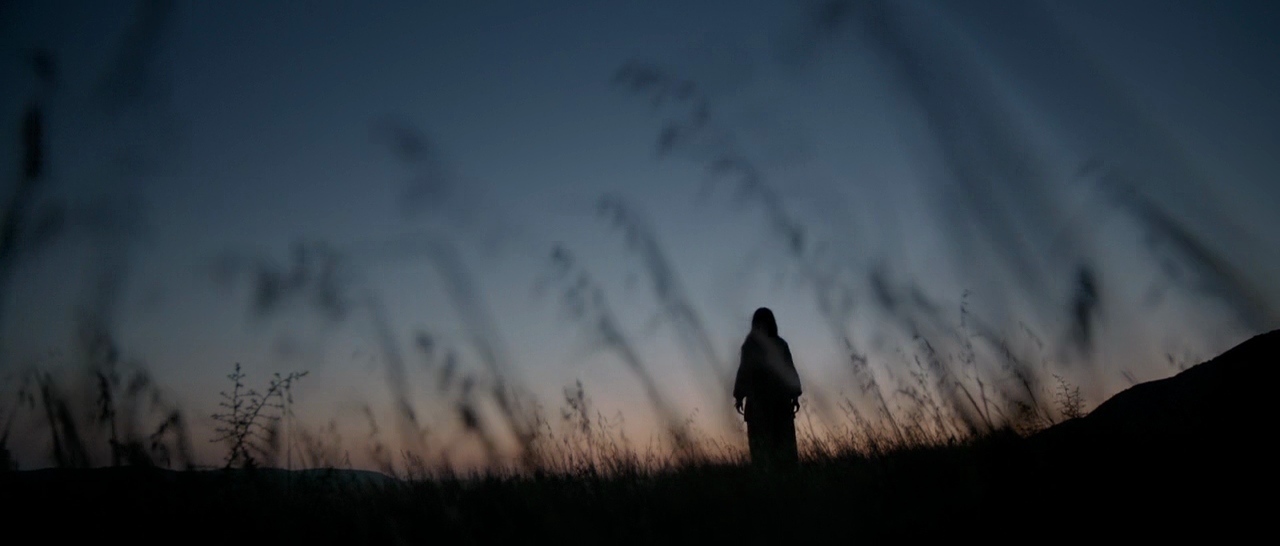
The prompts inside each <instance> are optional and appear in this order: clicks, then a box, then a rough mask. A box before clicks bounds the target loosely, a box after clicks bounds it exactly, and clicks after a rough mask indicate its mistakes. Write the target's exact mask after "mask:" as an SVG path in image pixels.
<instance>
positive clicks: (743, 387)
mask: <svg viewBox="0 0 1280 546" xmlns="http://www.w3.org/2000/svg"><path fill="white" fill-rule="evenodd" d="M748 368H749V366H748V363H747V354H746V348H745V347H743V349H742V351H741V353H740V354H739V358H738V374H737V377H735V378H734V381H733V408H734V409H736V410H738V413H742V399H743V398H745V397H746V396H747V394H748V393H749V392H750V390H751V377H750V370H749V369H748Z"/></svg>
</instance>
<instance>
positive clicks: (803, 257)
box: [615, 62, 1035, 440]
mask: <svg viewBox="0 0 1280 546" xmlns="http://www.w3.org/2000/svg"><path fill="white" fill-rule="evenodd" d="M615 82H617V83H619V84H621V85H623V86H625V87H627V88H628V89H629V90H631V91H633V92H636V93H638V94H642V95H646V96H648V97H649V98H650V99H651V100H652V102H653V104H654V105H655V106H667V107H670V108H669V109H675V110H676V111H677V113H675V114H673V115H672V116H671V117H669V118H667V120H666V122H665V126H664V128H663V129H662V131H661V133H660V135H659V137H658V144H657V150H658V153H659V155H669V154H672V153H674V152H680V153H683V154H684V155H685V156H687V157H689V158H690V159H692V160H693V161H695V162H698V163H701V164H702V165H703V166H704V168H705V170H706V172H707V173H708V176H709V178H708V187H710V186H711V185H714V184H716V183H718V182H720V181H724V182H727V183H728V184H729V185H731V186H732V188H734V191H735V195H736V197H737V198H738V199H739V200H743V201H749V202H751V203H754V204H756V205H758V206H759V207H760V208H761V209H762V210H763V211H764V212H765V219H766V222H767V225H768V226H769V227H770V230H771V231H772V233H773V234H774V235H775V236H776V238H777V240H778V241H780V242H781V243H782V245H781V248H782V249H783V251H784V252H785V253H786V254H787V255H788V256H789V257H790V258H791V259H792V260H793V261H794V262H795V263H796V264H797V269H798V271H799V272H800V273H801V275H802V276H803V278H804V279H805V280H806V281H807V282H808V285H809V286H810V287H811V288H812V290H813V294H814V296H815V303H816V305H817V308H818V310H819V315H820V316H821V318H822V319H823V322H824V323H825V324H826V325H827V327H828V328H829V329H830V331H831V333H832V335H833V336H835V338H836V339H837V340H838V341H839V342H840V343H841V345H842V346H843V347H844V348H845V349H846V350H847V351H848V354H850V355H851V358H850V362H851V364H852V372H853V374H854V377H855V382H856V384H857V386H858V388H859V391H860V392H861V393H862V395H863V397H865V398H866V399H869V400H870V401H871V403H872V404H873V405H874V406H875V407H876V413H877V414H878V417H879V419H880V420H883V421H885V422H887V423H888V427H889V430H890V431H891V434H892V435H893V436H895V437H897V438H899V440H900V439H901V438H903V437H904V436H903V434H904V433H903V431H902V429H901V427H899V426H898V425H897V417H895V412H894V411H893V410H892V409H891V408H890V404H889V397H887V396H886V395H885V392H886V391H885V390H884V388H882V387H881V385H880V380H879V379H877V378H876V373H875V372H874V371H873V369H872V368H871V367H870V366H869V365H868V362H867V360H866V357H865V356H863V355H862V354H861V353H860V351H858V349H857V347H856V346H855V344H854V342H853V340H852V338H850V336H849V334H848V327H849V326H850V325H851V322H852V320H853V318H854V317H855V314H854V304H855V302H856V301H858V300H859V293H858V291H857V290H856V289H855V288H854V287H853V286H852V283H851V281H852V280H853V279H851V278H850V275H849V273H848V271H846V270H845V269H844V268H843V266H841V265H840V264H829V263H825V262H824V261H823V260H822V259H821V256H820V255H819V252H818V251H819V250H821V246H822V245H821V244H819V242H816V241H811V240H808V239H809V238H808V237H806V235H805V233H806V229H805V228H804V226H803V225H802V223H801V222H799V221H797V220H795V219H794V218H793V217H792V215H791V214H790V213H789V212H788V211H787V210H786V209H785V207H784V206H783V203H784V200H783V199H782V197H781V195H780V194H779V193H778V192H777V191H776V190H774V189H773V188H772V187H771V186H770V185H769V184H768V183H767V182H766V181H765V177H764V175H763V174H762V172H761V171H760V170H759V169H758V168H756V166H755V165H754V163H753V162H752V161H751V160H750V159H748V158H747V157H746V156H745V155H744V154H742V153H740V152H739V149H738V147H737V145H736V144H735V139H734V137H733V135H732V134H731V132H729V131H727V130H725V129H724V128H723V127H721V126H720V125H719V124H718V123H717V121H716V119H715V117H714V115H713V109H712V107H711V104H710V100H709V99H708V98H707V97H706V96H704V95H703V94H702V93H701V92H700V90H699V89H698V87H697V86H696V85H695V84H694V83H693V82H691V81H689V80H684V79H681V78H677V77H673V76H671V75H669V74H667V73H666V72H665V71H664V70H663V69H661V68H659V67H656V66H653V65H648V64H643V63H639V62H630V63H627V64H626V65H624V66H623V67H622V68H621V69H620V70H619V71H618V73H617V75H616V76H615ZM866 280H867V284H868V286H869V287H870V288H871V289H872V290H871V294H872V296H873V297H872V298H871V301H872V302H874V303H877V304H878V305H879V306H880V309H881V311H882V312H884V313H886V314H887V315H888V316H889V317H890V318H892V319H893V322H892V323H891V324H894V325H896V326H897V328H898V329H899V331H900V332H902V333H903V334H905V335H906V337H905V338H904V340H906V341H912V340H913V343H914V344H915V345H916V350H917V351H918V356H917V357H916V362H917V363H919V362H921V360H920V357H921V356H923V359H924V360H923V361H924V362H925V363H927V364H928V372H927V373H926V375H928V376H932V377H933V378H935V381H934V382H932V384H930V385H928V386H927V387H926V384H925V383H918V386H917V388H911V389H898V390H897V392H898V393H899V394H910V396H908V397H907V398H908V399H909V400H914V401H915V402H932V400H926V397H929V396H930V395H929V393H933V392H936V393H938V394H939V395H941V396H942V397H943V399H944V400H945V401H946V403H945V404H943V405H938V404H936V403H933V404H932V406H930V407H931V408H932V409H931V411H930V412H931V413H932V414H933V415H934V417H935V419H934V421H935V426H940V427H942V429H940V430H944V429H946V428H950V426H951V425H950V424H949V423H946V421H949V420H950V419H952V418H955V419H958V420H959V422H960V423H961V424H962V425H963V429H964V430H965V431H968V432H966V434H967V433H969V432H973V431H977V430H980V429H983V430H991V429H992V428H994V427H995V426H996V423H995V422H994V420H993V419H992V413H993V412H994V413H1003V410H1002V409H1000V408H999V407H998V406H995V405H993V404H995V403H997V402H998V403H999V404H1007V403H1011V401H1014V400H1019V399H1021V398H1023V397H1019V396H1015V395H1010V394H1008V393H1005V392H1003V391H1001V392H999V393H997V392H990V391H989V389H988V387H989V385H988V383H987V382H986V381H985V379H984V377H983V372H982V371H981V370H979V369H978V367H977V358H978V357H977V353H976V349H975V348H974V346H973V344H972V341H971V340H970V339H969V334H968V333H966V334H965V337H964V338H962V339H960V340H958V341H959V346H960V349H961V355H960V358H961V360H962V362H961V364H962V365H963V366H965V367H966V368H967V373H966V374H965V375H966V376H967V379H968V382H973V383H974V385H975V388H976V394H975V392H974V391H971V390H970V387H969V385H968V384H967V382H966V381H962V380H961V379H960V378H959V377H956V376H955V373H954V372H953V371H952V370H951V367H950V366H948V365H947V364H946V363H945V360H944V358H943V356H942V355H940V354H938V353H937V351H936V350H935V349H934V344H933V343H932V342H930V341H929V338H930V337H933V336H938V335H943V334H946V333H948V332H952V331H954V327H952V326H949V325H948V324H947V323H946V321H944V320H942V316H941V313H940V307H939V306H938V305H936V304H934V303H933V302H931V301H930V300H929V299H928V298H927V297H926V296H925V295H924V294H923V293H922V292H921V291H920V290H918V289H917V288H915V287H913V286H910V285H908V286H906V287H904V288H902V289H898V288H895V287H893V286H892V285H891V283H890V281H889V278H888V277H886V276H884V275H883V274H882V271H881V270H880V269H878V268H873V269H871V270H870V271H869V272H868V275H867V277H866ZM898 292H901V294H902V296H899V295H897V293H898ZM961 314H962V316H961V323H962V324H961V328H962V329H964V330H965V331H966V332H969V331H970V330H977V331H978V334H979V337H981V338H983V339H986V340H990V341H991V342H992V343H993V344H995V343H997V341H996V340H997V339H998V337H997V336H996V335H995V333H994V332H995V329H994V328H992V327H990V326H988V325H985V324H983V323H982V322H981V321H978V320H977V319H976V317H973V316H972V315H971V313H969V312H968V310H967V308H963V307H962V313H961ZM1006 349H1007V346H1006ZM1001 370H1003V371H1007V372H1013V374H1014V376H1015V377H1016V376H1017V375H1018V374H1021V375H1022V376H1023V377H1022V380H1020V384H1021V385H1022V387H1023V388H1035V387H1033V380H1031V379H1029V378H1028V377H1027V371H1026V370H1014V369H1013V368H1012V367H1011V366H1006V367H1002V368H1001ZM889 377H892V376H891V374H890V375H889ZM919 387H925V390H919ZM809 392H810V393H811V394H812V395H813V397H814V399H815V402H817V406H818V409H819V413H820V414H822V415H824V420H826V421H828V422H831V420H830V418H829V417H830V416H831V415H832V411H831V409H830V407H831V406H830V404H829V403H827V402H826V401H825V400H824V398H825V396H824V394H823V393H822V390H821V389H812V390H809ZM996 394H1000V396H999V398H1000V400H996V399H995V398H994V396H995V395H996ZM1032 399H1035V397H1032ZM944 408H945V410H944ZM944 411H945V413H947V414H950V415H949V416H948V417H943V413H944ZM859 420H862V419H861V417H859Z"/></svg>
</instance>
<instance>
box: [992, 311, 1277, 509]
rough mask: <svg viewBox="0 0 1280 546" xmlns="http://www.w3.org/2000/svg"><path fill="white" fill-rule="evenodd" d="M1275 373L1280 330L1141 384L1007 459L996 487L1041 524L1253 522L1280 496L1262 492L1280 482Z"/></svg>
mask: <svg viewBox="0 0 1280 546" xmlns="http://www.w3.org/2000/svg"><path fill="white" fill-rule="evenodd" d="M1278 379H1280V330H1277V331H1272V332H1270V333H1266V334H1261V335H1258V336H1255V337H1253V338H1251V339H1249V340H1247V341H1245V342H1243V343H1241V344H1239V345H1237V346H1236V347H1234V348H1232V349H1230V350H1228V351H1227V352H1225V353H1223V354H1221V355H1219V356H1217V357H1215V358H1213V359H1211V360H1209V361H1206V362H1203V363H1201V364H1198V365H1196V366H1194V367H1192V368H1189V369H1187V370H1185V371H1183V372H1181V373H1179V374H1177V375H1174V376H1172V377H1169V378H1166V379H1161V380H1157V381H1150V382H1147V383H1142V384H1138V385H1134V386H1133V387H1130V388H1129V389H1126V390H1124V391H1122V392H1120V393H1119V394H1116V395H1115V396H1113V397H1111V398H1110V399H1109V400H1107V401H1106V402H1104V403H1103V404H1101V405H1099V406H1098V407H1097V408H1096V409H1094V410H1093V412H1091V413H1089V414H1088V415H1086V416H1084V417H1080V418H1076V419H1072V420H1070V421H1066V422H1063V423H1059V424H1057V425H1055V426H1053V427H1050V428H1049V429H1046V430H1044V431H1041V432H1040V433H1038V434H1035V435H1034V436H1032V437H1030V438H1028V439H1027V440H1026V441H1025V442H1022V443H1021V444H1020V445H1019V446H1018V447H1017V449H1015V450H1014V451H1013V454H1004V455H1002V456H1001V457H999V458H998V461H1000V464H1001V465H1003V466H1002V467H1001V468H999V469H995V470H993V474H994V475H996V476H998V479H997V480H996V481H997V482H999V484H1000V489H999V493H998V496H1000V497H1003V498H1004V499H1006V501H1005V502H1007V503H1008V504H1007V506H1004V508H1007V509H1008V510H1009V511H1010V512H1011V513H1015V514H1020V516H1019V517H1021V518H1024V519H1025V520H1027V521H1028V522H1039V523H1042V524H1044V525H1054V524H1055V523H1053V520H1057V521H1059V522H1061V521H1062V520H1063V519H1065V520H1067V521H1074V523H1073V525H1086V524H1087V526H1088V527H1090V528H1093V527H1095V526H1104V527H1105V526H1108V525H1122V526H1127V527H1133V526H1139V527H1141V526H1143V525H1147V524H1152V525H1154V524H1155V521H1159V522H1161V523H1160V525H1165V524H1167V523H1170V522H1176V523H1177V524H1179V525H1183V526H1186V525H1195V524H1196V523H1199V524H1204V523H1205V522H1210V521H1211V522H1231V521H1237V520H1240V521H1241V523H1242V524H1243V523H1244V522H1245V520H1247V521H1248V522H1249V525H1243V526H1246V527H1247V526H1253V527H1256V526H1257V525H1259V523H1260V522H1261V521H1265V520H1266V519H1269V518H1270V516H1269V515H1263V511H1269V510H1270V508H1271V507H1272V506H1274V504H1273V503H1271V502H1269V501H1266V502H1264V501H1263V500H1262V499H1267V498H1270V496H1271V495H1273V494H1274V493H1275V490H1276V489H1275V488H1276V487H1277V485H1280V480H1277V477H1278V476H1280V473H1277V469H1276V462H1277V458H1276V454H1277V451H1276V449H1275V448H1274V447H1273V446H1274V445H1275V437H1276V432H1277V422H1278V421H1277V418H1276V417H1277V413H1280V403H1278V402H1280V381H1278ZM1019 499H1021V500H1019ZM1027 499H1035V501H1034V502H1026V500H1027ZM997 504H999V505H1003V504H1005V503H1004V502H997ZM1152 515H1158V518H1159V519H1158V520H1151V519H1149V518H1150V517H1152ZM1257 518H1266V519H1257ZM1241 527H1242V525H1235V526H1225V527H1224V531H1225V530H1226V529H1229V528H1235V529H1239V528H1241Z"/></svg>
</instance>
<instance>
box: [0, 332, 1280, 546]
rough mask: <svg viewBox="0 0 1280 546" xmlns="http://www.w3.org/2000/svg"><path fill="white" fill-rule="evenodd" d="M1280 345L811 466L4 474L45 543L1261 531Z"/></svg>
mask: <svg viewBox="0 0 1280 546" xmlns="http://www.w3.org/2000/svg"><path fill="white" fill-rule="evenodd" d="M1278 360H1280V331H1276V332H1271V333H1268V334H1263V335H1260V336H1257V337H1255V338H1253V339H1251V340H1249V341H1247V342H1245V343H1243V344H1241V345H1239V346H1237V347H1235V348H1233V349H1232V350H1230V351H1228V352H1226V353H1224V354H1222V355H1221V356H1219V357H1217V358H1215V359H1213V360H1210V361H1208V362H1205V363H1203V364H1200V365H1198V366H1195V367H1193V368H1191V369H1188V370H1187V371H1185V372H1183V373H1181V374H1178V375H1177V376H1174V377H1171V378H1168V379H1164V380H1160V381H1153V382H1149V383H1143V384H1140V385H1137V386H1135V387H1133V388H1130V389H1128V390H1126V391H1124V392H1122V393H1120V394H1118V395H1116V396H1115V397H1113V398H1111V399H1110V400H1108V401H1107V402H1105V403H1103V404H1102V405H1100V406H1098V407H1097V408H1096V409H1095V410H1094V411H1093V412H1092V413H1090V414H1089V415H1088V416H1086V417H1082V418H1078V419H1075V420H1071V421H1067V422H1064V423H1061V424H1059V425H1056V426H1054V427H1051V428H1049V429H1047V430H1044V431H1042V432H1040V433H1037V434H1035V435H1033V436H1031V437H1027V438H1024V437H1020V436H1018V435H1016V434H1013V433H1012V432H1009V433H996V434H991V435H987V436H984V437H981V438H977V439H974V440H971V441H969V442H966V443H963V444H958V445H952V446H937V447H918V448H911V449H905V450H899V451H895V452H890V453H885V454H881V455H876V456H862V455H850V456H845V457H840V458H836V459H833V460H828V461H823V462H809V463H805V464H802V465H801V466H800V467H799V468H796V469H792V470H777V471H759V470H752V469H750V468H744V467H735V466H695V467H686V468H682V469H680V470H677V471H673V472H669V473H663V474H658V475H643V474H636V475H621V476H615V477H611V478H606V477H602V476H591V475H575V476H551V475H542V476H532V477H524V478H498V477H490V478H480V479H471V480H460V479H459V480H436V481H429V482H412V483H409V482H401V481H398V480H393V479H390V478H387V477H385V476H382V475H381V474H376V473H365V472H352V471H307V472H294V473H288V472H285V471H280V470H258V471H207V472H175V471H167V470H160V469H150V468H105V469H92V470H67V469H51V470H37V471H26V472H8V473H3V474H0V503H3V506H7V507H8V508H4V509H3V513H4V516H5V520H6V521H7V522H8V527H9V528H10V536H15V535H14V533H18V532H22V533H29V534H26V535H25V536H27V537H29V538H28V540H27V541H28V542H36V541H46V540H48V541H54V542H64V541H67V540H70V539H74V538H90V539H93V538H96V539H112V540H116V539H123V540H130V541H134V542H137V541H141V542H182V543H186V542H190V541H197V542H207V541H214V542H223V543H225V542H233V541H234V542H242V543H243V542H248V543H266V542H271V543H280V542H284V543H325V544H336V543H342V544H350V543H369V544H384V543H385V544H391V543H446V544H453V543H492V542H507V543H511V542H519V543H524V542H530V541H537V542H540V543H544V542H548V541H552V542H550V543H584V542H586V543H618V542H623V543H656V542H670V541H672V540H675V541H679V542H701V541H707V540H713V541H716V542H717V543H719V542H735V543H742V542H746V543H792V542H796V543H802V542H823V543H826V542H843V543H850V542H862V543H865V542H871V543H883V542H891V541H892V542H896V541H901V540H904V539H919V538H925V537H936V538H965V539H977V540H982V541H995V542H1011V541H1015V540H1016V541H1019V542H1023V541H1045V540H1047V541H1051V542H1059V541H1062V540H1064V539H1066V538H1068V537H1070V538H1073V539H1086V540H1093V539H1104V538H1116V537H1118V536H1128V537H1132V538H1138V539H1142V540H1152V539H1155V538H1159V537H1171V538H1179V539H1184V540H1185V539H1187V538H1190V537H1192V536H1201V535H1199V533H1201V532H1206V533H1209V534H1208V535H1204V536H1205V537H1206V538H1210V539H1217V540H1222V539H1227V540H1230V539H1232V538H1237V539H1241V538H1250V539H1253V537H1255V536H1257V537H1259V538H1262V537H1265V536H1268V535H1272V534H1274V533H1275V527H1274V522H1275V521H1277V520H1278V519H1280V518H1278V517H1277V516H1276V515H1275V508H1276V507H1277V506H1278V505H1277V503H1276V502H1275V500H1274V498H1275V497H1274V494H1275V486H1276V485H1277V479H1276V478H1277V475H1278V473H1277V470H1276V457H1275V450H1274V449H1273V448H1272V447H1271V446H1272V445H1273V438H1274V436H1275V432H1276V430H1275V429H1276V427H1275V420H1273V418H1272V415H1271V414H1272V413H1273V412H1274V411H1276V407H1277V406H1276V404H1275V400H1276V394H1275V390H1276V386H1277V381H1276V379H1277V373H1278V371H1280V367H1278V366H1280V362H1277V361H1278ZM1190 533H1196V534H1194V535H1192V534H1190ZM1257 533H1264V534H1262V535H1258V534H1257Z"/></svg>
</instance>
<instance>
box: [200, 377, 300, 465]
mask: <svg viewBox="0 0 1280 546" xmlns="http://www.w3.org/2000/svg"><path fill="white" fill-rule="evenodd" d="M306 375H307V372H292V373H289V374H288V375H285V376H281V375H280V374H279V373H277V374H275V375H274V376H272V378H271V380H270V382H268V384H267V390H266V391H265V392H263V393H259V392H258V391H257V390H254V389H252V388H249V387H247V386H246V385H245V384H244V378H245V374H244V373H243V372H241V371H240V364H239V363H236V366H235V371H233V372H231V374H230V375H228V376H227V379H230V380H231V382H232V387H231V392H229V393H228V392H226V391H223V392H221V393H220V395H221V396H222V401H221V402H219V404H218V405H219V407H221V408H222V409H223V411H222V412H220V413H215V414H213V419H214V421H217V422H218V423H219V426H218V427H217V428H215V429H214V432H215V433H216V434H217V436H216V437H214V438H213V439H211V440H210V441H211V442H225V443H226V444H227V446H228V447H227V456H226V459H225V461H224V462H225V464H224V467H225V468H255V467H257V466H259V465H261V464H263V463H266V464H274V463H275V462H276V459H277V458H278V457H279V455H280V443H281V439H280V437H281V435H282V432H281V430H280V426H281V421H282V420H284V419H288V418H290V416H291V413H290V411H289V408H290V407H291V406H292V405H293V391H292V388H293V382H294V381H297V380H298V379H301V378H303V377H305V376H306ZM286 425H287V423H286ZM285 442H286V443H287V444H289V445H292V444H291V442H290V440H289V439H286V440H285ZM288 449H289V448H286V450H288ZM288 453H289V455H290V458H291V456H292V451H288ZM287 464H288V465H289V466H290V467H292V460H289V461H287Z"/></svg>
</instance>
